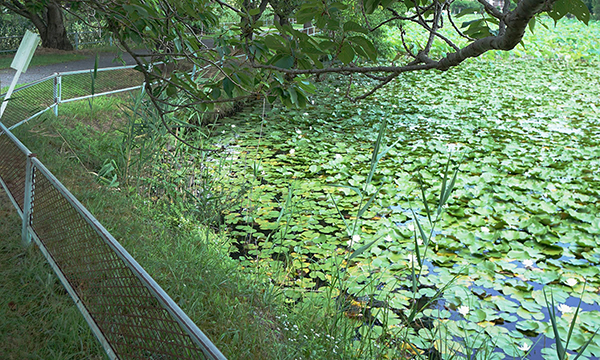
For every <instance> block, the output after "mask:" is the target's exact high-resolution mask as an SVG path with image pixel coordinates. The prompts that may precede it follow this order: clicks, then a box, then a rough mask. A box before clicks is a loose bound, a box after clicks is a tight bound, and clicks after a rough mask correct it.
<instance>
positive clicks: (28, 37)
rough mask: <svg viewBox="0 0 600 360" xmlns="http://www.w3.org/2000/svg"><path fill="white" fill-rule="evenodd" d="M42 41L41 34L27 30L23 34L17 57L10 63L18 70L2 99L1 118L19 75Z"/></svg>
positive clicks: (24, 69)
mask: <svg viewBox="0 0 600 360" xmlns="http://www.w3.org/2000/svg"><path fill="white" fill-rule="evenodd" d="M39 43H40V36H39V35H38V34H35V33H32V32H31V31H29V30H27V32H26V33H25V36H23V40H21V45H19V50H17V53H16V54H15V58H14V59H13V61H12V64H10V67H11V68H13V69H15V70H17V72H16V74H15V76H14V77H13V80H12V83H11V84H10V87H9V88H8V91H7V92H6V96H5V97H4V100H3V101H2V106H0V118H2V115H3V114H4V110H5V109H6V105H7V104H8V100H9V99H10V97H11V95H12V93H13V91H14V90H15V86H16V85H17V81H18V80H19V76H21V73H24V72H25V71H27V67H29V63H30V62H31V58H32V57H33V53H34V52H35V49H36V48H37V46H38V44H39Z"/></svg>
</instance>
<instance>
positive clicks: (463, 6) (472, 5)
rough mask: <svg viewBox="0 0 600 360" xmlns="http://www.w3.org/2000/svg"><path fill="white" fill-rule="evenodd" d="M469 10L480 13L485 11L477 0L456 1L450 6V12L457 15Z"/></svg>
mask: <svg viewBox="0 0 600 360" xmlns="http://www.w3.org/2000/svg"><path fill="white" fill-rule="evenodd" d="M468 9H476V10H477V11H478V12H479V11H481V10H483V5H481V4H480V3H479V2H478V1H476V0H454V1H453V2H452V4H450V11H452V12H453V13H455V14H459V13H461V12H463V11H465V10H468Z"/></svg>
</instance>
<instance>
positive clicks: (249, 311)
mask: <svg viewBox="0 0 600 360" xmlns="http://www.w3.org/2000/svg"><path fill="white" fill-rule="evenodd" d="M128 104H130V102H129V99H128V98H127V96H116V97H106V98H100V99H95V100H94V103H93V106H91V107H90V103H86V102H79V103H73V104H67V105H65V106H64V107H61V111H60V112H61V115H60V117H59V118H58V119H55V118H53V117H51V116H47V117H45V118H42V119H37V120H35V121H33V122H31V123H29V124H27V125H24V126H22V127H20V128H18V129H17V130H16V131H15V133H16V135H17V136H18V137H19V138H20V139H22V141H23V142H24V143H25V145H26V146H27V147H29V148H30V150H32V151H33V152H34V153H36V154H37V156H38V158H39V159H40V160H41V161H42V162H44V163H45V164H46V166H47V167H48V168H49V169H50V170H51V171H52V172H53V173H54V174H55V175H56V176H57V177H58V178H59V179H60V180H61V181H62V182H63V183H64V184H65V185H66V186H67V188H68V189H70V190H71V192H72V193H73V194H74V195H75V196H76V197H77V198H78V199H79V200H80V201H81V202H82V203H83V204H84V205H85V206H86V207H87V208H88V209H89V210H90V211H91V212H92V213H93V214H94V215H95V216H96V217H97V218H98V219H99V220H100V222H101V223H102V224H103V225H104V226H105V227H106V228H107V229H108V230H109V231H110V232H111V233H112V234H113V235H114V236H115V238H117V240H118V241H120V242H121V243H122V244H123V245H124V246H125V248H126V249H127V250H128V251H129V252H130V253H131V254H132V255H133V256H134V258H136V259H137V260H138V262H139V263H140V264H141V265H142V266H143V267H144V268H145V269H146V270H147V271H148V273H150V275H151V276H153V277H154V279H155V280H156V281H157V282H158V283H159V284H160V285H161V286H162V287H163V288H164V289H165V290H166V291H167V293H169V294H170V295H171V296H172V297H173V299H174V300H175V301H176V302H177V303H178V304H179V305H180V306H181V307H182V309H183V310H184V311H185V312H186V313H187V314H188V315H189V316H190V317H191V318H192V319H193V320H194V321H195V322H196V324H197V325H198V326H199V327H200V328H201V329H202V330H203V331H204V332H205V333H206V334H207V335H208V336H209V338H210V339H212V340H213V342H215V344H216V345H217V347H219V349H221V351H222V352H223V353H224V354H225V355H226V356H227V357H228V358H230V359H292V358H302V357H303V358H308V357H311V353H314V352H315V351H318V350H320V351H321V353H326V350H327V349H326V348H327V347H328V346H329V345H328V344H327V341H326V340H325V337H323V340H321V339H320V338H319V337H318V336H317V337H315V335H314V332H313V333H310V332H311V330H310V329H311V328H314V326H313V325H312V324H311V322H312V321H313V319H314V322H315V323H319V322H320V320H318V318H316V316H317V315H316V314H314V313H312V314H304V315H302V314H301V315H294V312H291V313H290V312H289V311H288V309H286V308H285V304H284V302H283V301H282V298H281V297H280V296H279V295H280V293H279V292H278V291H277V290H276V289H275V288H274V287H272V286H270V285H269V281H268V279H266V278H263V277H261V276H258V277H256V276H255V277H249V276H248V275H243V274H242V273H240V272H239V271H238V265H237V263H236V262H235V261H234V260H232V259H231V258H230V257H229V256H228V252H227V247H226V246H225V245H224V244H225V239H223V238H221V237H219V236H217V235H215V234H214V233H213V232H212V231H210V229H207V228H206V227H204V226H198V224H195V223H193V222H190V221H188V222H182V221H181V220H180V219H178V218H177V215H176V214H177V211H175V210H176V209H175V207H176V204H172V203H170V202H168V201H163V200H159V199H156V198H153V199H152V198H147V197H143V196H139V195H137V194H136V193H134V192H131V191H126V190H125V189H121V188H117V187H114V186H113V187H110V186H103V185H100V183H103V182H102V181H100V183H99V180H101V178H100V177H98V175H97V174H98V172H99V171H100V170H101V169H102V167H103V164H105V163H106V160H107V159H111V157H113V158H114V157H116V156H117V153H119V149H120V147H121V146H122V136H123V135H122V134H123V133H122V132H121V131H123V130H125V129H126V126H127V122H128V119H129V115H128V110H127V108H128ZM3 204H4V205H5V206H6V207H10V206H11V205H10V204H9V203H8V202H6V201H3ZM0 221H1V222H2V229H5V230H6V231H12V235H10V236H8V235H7V236H6V244H10V246H9V245H4V246H9V248H8V249H9V250H6V256H3V259H4V258H6V260H5V262H4V261H3V265H2V269H7V270H6V271H10V272H14V274H13V275H12V276H13V277H14V278H15V279H17V280H13V281H12V282H10V283H6V285H5V286H3V289H4V290H3V291H7V292H10V293H12V294H15V295H13V296H12V297H10V296H7V297H4V296H3V297H2V298H3V299H5V298H6V299H13V298H14V297H15V296H17V297H31V298H36V299H46V298H48V297H52V299H54V296H55V295H53V293H54V292H57V293H62V294H61V295H62V298H61V304H64V305H61V306H68V305H69V304H70V300H69V298H68V296H66V295H65V294H64V291H62V290H61V287H60V285H59V284H58V282H57V281H56V280H55V277H54V275H51V274H50V272H49V271H47V270H48V269H46V267H45V265H44V261H43V259H40V258H39V256H38V255H35V253H36V251H35V250H34V249H31V250H27V251H24V250H22V249H21V248H20V245H19V244H20V242H19V229H20V225H19V221H18V218H16V215H15V214H12V215H11V217H10V218H9V217H2V219H0ZM9 234H10V233H9ZM3 251H4V250H3ZM20 258H24V259H26V260H27V264H30V263H31V262H33V261H34V260H35V262H36V264H38V263H39V264H38V265H36V267H38V268H40V269H44V270H43V271H42V270H40V271H41V272H40V273H39V274H38V273H37V272H36V273H33V274H32V272H33V270H31V269H30V265H27V264H23V266H21V267H18V268H14V266H12V265H11V261H12V262H15V261H20V260H19V259H20ZM40 274H41V275H40ZM23 278H25V279H28V280H22V281H29V282H33V283H36V284H37V283H39V284H37V287H36V288H35V289H30V288H27V287H24V286H23V285H22V284H20V283H19V281H18V279H23ZM36 278H40V279H41V280H36ZM36 281H37V282H36ZM48 282H49V283H51V284H52V286H51V287H50V288H48V285H47V283H48ZM19 301H20V300H8V302H11V303H18V302H19ZM11 306H12V305H11ZM11 306H7V307H3V310H4V309H6V308H8V309H10V308H11ZM30 308H31V312H32V314H35V313H37V312H43V313H45V314H47V317H48V318H49V319H52V320H47V321H60V322H61V324H62V325H48V326H42V325H37V324H35V323H31V327H32V329H29V326H26V325H25V324H23V323H21V322H20V321H19V320H18V319H16V318H15V317H14V316H7V317H3V321H5V322H6V323H7V328H12V329H14V330H11V331H12V333H15V332H16V333H20V334H21V336H20V337H21V338H22V339H23V341H24V342H27V343H33V342H36V341H35V339H36V336H40V337H42V336H45V335H44V334H45V331H46V330H44V329H46V328H49V329H57V328H61V327H62V328H67V329H71V328H73V327H75V329H78V330H77V331H81V332H83V330H87V325H85V323H83V320H82V318H81V316H80V315H79V314H78V313H77V310H76V309H74V307H73V309H72V310H69V311H70V313H69V314H71V313H72V314H71V315H69V316H64V313H65V312H66V311H67V310H60V311H57V310H56V306H54V305H52V304H48V302H47V301H42V300H39V301H38V302H36V303H35V304H32V305H30ZM299 310H301V309H299ZM6 311H9V312H10V311H11V310H6ZM56 314H63V315H61V316H60V317H59V319H53V317H56ZM296 321H300V322H301V324H300V325H301V326H300V327H299V326H298V325H296V326H293V325H292V324H295V322H296ZM9 325H10V327H8V326H9ZM300 328H302V329H300ZM88 333H89V331H88ZM308 333H310V340H309V339H308V338H309V336H308V335H307V334H308ZM11 336H14V335H11ZM89 338H90V335H89V334H87V335H85V336H83V335H79V334H73V333H70V336H69V339H64V340H61V339H62V338H57V339H56V341H54V342H51V343H46V345H44V346H41V345H40V347H43V348H44V349H45V350H44V351H46V352H43V351H41V350H40V351H38V350H35V349H30V348H29V347H26V346H21V347H16V348H14V347H8V348H6V349H4V350H3V352H0V353H2V354H3V355H5V356H6V357H7V358H15V359H18V358H22V357H23V354H26V355H27V356H32V357H33V358H36V356H37V357H38V358H53V359H54V358H55V359H66V358H70V357H74V358H98V357H101V355H98V354H99V353H100V351H98V346H97V345H96V344H95V342H94V340H93V339H89ZM313 338H314V339H313ZM319 342H321V343H322V344H321V345H319ZM72 344H75V345H77V344H80V346H79V348H78V347H75V345H72ZM307 344H308V345H307ZM331 346H333V345H331ZM48 351H50V352H52V353H53V354H57V355H52V356H48V355H44V354H46V353H47V352H48ZM82 351H87V352H86V353H83V352H82ZM37 354H41V355H37ZM327 357H329V356H327ZM333 358H337V356H335V355H334V356H333Z"/></svg>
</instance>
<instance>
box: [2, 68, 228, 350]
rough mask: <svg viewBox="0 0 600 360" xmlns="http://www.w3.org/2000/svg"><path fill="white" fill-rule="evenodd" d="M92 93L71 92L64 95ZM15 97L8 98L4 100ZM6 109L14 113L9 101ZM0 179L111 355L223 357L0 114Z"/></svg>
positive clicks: (26, 233) (26, 235) (26, 234)
mask: <svg viewBox="0 0 600 360" xmlns="http://www.w3.org/2000/svg"><path fill="white" fill-rule="evenodd" d="M99 71H100V70H99ZM63 75H64V74H63ZM56 79H60V78H59V77H58V76H57V75H54V76H52V77H50V78H47V79H44V80H41V81H40V82H38V83H36V84H44V83H49V84H52V83H54V84H56V81H55V80H56ZM58 83H59V84H60V80H59V81H58ZM34 88H35V84H32V85H29V86H27V87H23V88H21V89H22V90H21V91H20V93H21V94H25V93H24V91H26V90H27V89H34ZM55 89H56V87H52V86H48V89H46V90H44V91H50V93H52V91H53V90H54V91H56V90H55ZM59 89H60V87H59ZM121 90H122V91H124V90H123V89H121ZM112 91H113V92H114V91H115V90H112ZM59 93H60V90H59ZM63 94H64V92H63ZM99 95H100V94H96V96H99ZM89 96H91V95H87V96H78V95H77V94H76V93H73V94H72V96H70V97H69V99H68V100H75V99H81V98H85V97H89ZM59 98H60V96H59ZM15 99H17V98H15V97H13V99H12V100H9V105H10V104H11V103H13V102H14V101H15ZM42 100H43V99H42ZM61 101H62V102H65V100H61ZM61 101H59V102H56V101H55V102H54V103H52V104H50V105H47V104H42V105H41V106H42V107H43V106H47V108H46V110H47V109H49V108H52V107H53V106H56V105H58V103H60V102H61ZM13 110H14V108H13ZM28 111H30V112H31V111H34V110H31V109H29V110H28ZM38 113H39V112H38ZM4 114H5V116H8V115H11V112H10V108H9V107H7V110H6V112H5V113H4ZM4 120H5V119H4V118H3V119H2V121H4ZM21 122H22V121H21ZM21 122H19V123H21ZM14 126H15V125H13V127H14ZM0 184H1V185H2V187H3V188H4V189H5V190H6V192H7V194H8V196H9V198H10V199H11V201H12V203H13V205H14V206H15V208H16V209H17V212H18V213H19V216H20V217H21V218H22V220H23V223H22V238H23V242H24V243H25V244H29V243H30V242H31V239H33V241H34V242H35V243H36V244H37V246H38V247H39V248H40V250H41V251H42V253H43V254H44V256H45V257H46V259H47V261H48V262H49V264H50V266H51V267H52V269H53V270H54V272H55V273H56V275H57V276H58V278H59V279H60V281H61V283H62V284H63V286H64V287H65V289H66V290H67V292H68V293H69V295H70V296H71V297H72V298H73V300H74V301H75V304H76V305H77V307H78V308H79V310H80V311H81V313H82V314H83V316H84V318H85V320H86V321H87V323H88V324H89V326H90V327H91V329H92V331H93V332H94V334H95V335H96V337H97V338H98V340H99V341H100V343H101V344H102V346H103V348H104V350H105V351H106V353H107V355H108V357H109V358H110V359H213V360H216V359H219V360H221V359H225V357H224V356H223V354H222V353H221V352H220V351H219V350H218V349H217V348H216V347H215V346H214V344H213V343H212V342H211V341H210V340H209V339H208V338H207V337H206V336H205V335H204V334H203V333H202V331H201V330H200V329H199V328H198V327H197V326H196V325H195V324H194V323H193V322H192V320H190V318H189V317H188V316H187V315H186V314H185V313H184V312H183V311H182V310H181V308H179V306H177V304H175V302H174V301H173V300H172V299H171V298H170V297H169V295H167V294H166V293H165V291H164V290H163V289H162V288H161V287H160V286H159V285H158V284H157V283H156V282H155V281H154V280H153V279H152V277H150V275H148V273H147V272H146V271H145V270H144V269H143V268H142V267H141V266H140V265H139V264H138V263H137V262H136V261H135V260H134V259H133V258H132V257H131V255H129V253H128V252H127V251H126V250H125V249H124V248H123V247H122V246H121V245H120V244H119V243H118V242H117V241H116V240H115V238H114V237H113V236H112V235H111V234H110V233H109V232H108V231H107V230H106V229H105V228H104V227H103V226H102V225H101V224H100V223H99V222H98V220H96V219H95V218H94V216H93V215H92V214H91V213H90V212H89V211H88V210H87V209H86V208H85V207H84V206H83V205H81V203H80V202H79V201H77V199H76V198H75V197H74V196H73V195H72V194H71V193H70V192H69V191H68V190H67V189H66V188H65V186H63V185H62V184H61V183H60V181H58V180H57V179H56V177H54V175H52V173H51V172H50V171H49V170H48V169H47V168H46V167H45V166H44V165H43V164H42V163H41V162H40V161H39V160H38V159H37V158H36V157H35V155H33V154H32V153H31V152H30V151H29V150H28V149H27V148H26V147H25V146H24V145H23V144H22V143H21V142H20V141H19V140H18V139H17V138H16V137H15V136H14V135H13V134H12V133H11V131H10V130H9V129H8V128H7V126H6V125H5V124H3V123H1V122H0Z"/></svg>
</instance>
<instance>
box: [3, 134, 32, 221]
mask: <svg viewBox="0 0 600 360" xmlns="http://www.w3.org/2000/svg"><path fill="white" fill-rule="evenodd" d="M0 133H1V134H0V178H1V179H2V181H3V182H4V184H5V185H6V188H7V189H8V191H9V192H10V195H11V196H12V198H13V199H14V200H15V201H16V203H17V204H18V206H19V209H20V210H21V211H22V210H23V202H24V201H23V199H24V194H25V190H24V189H25V170H26V163H27V155H26V154H24V153H23V151H21V149H19V147H18V146H17V145H16V144H15V143H14V142H13V141H12V140H11V139H10V138H9V136H8V134H7V133H4V132H2V131H1V130H0Z"/></svg>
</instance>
